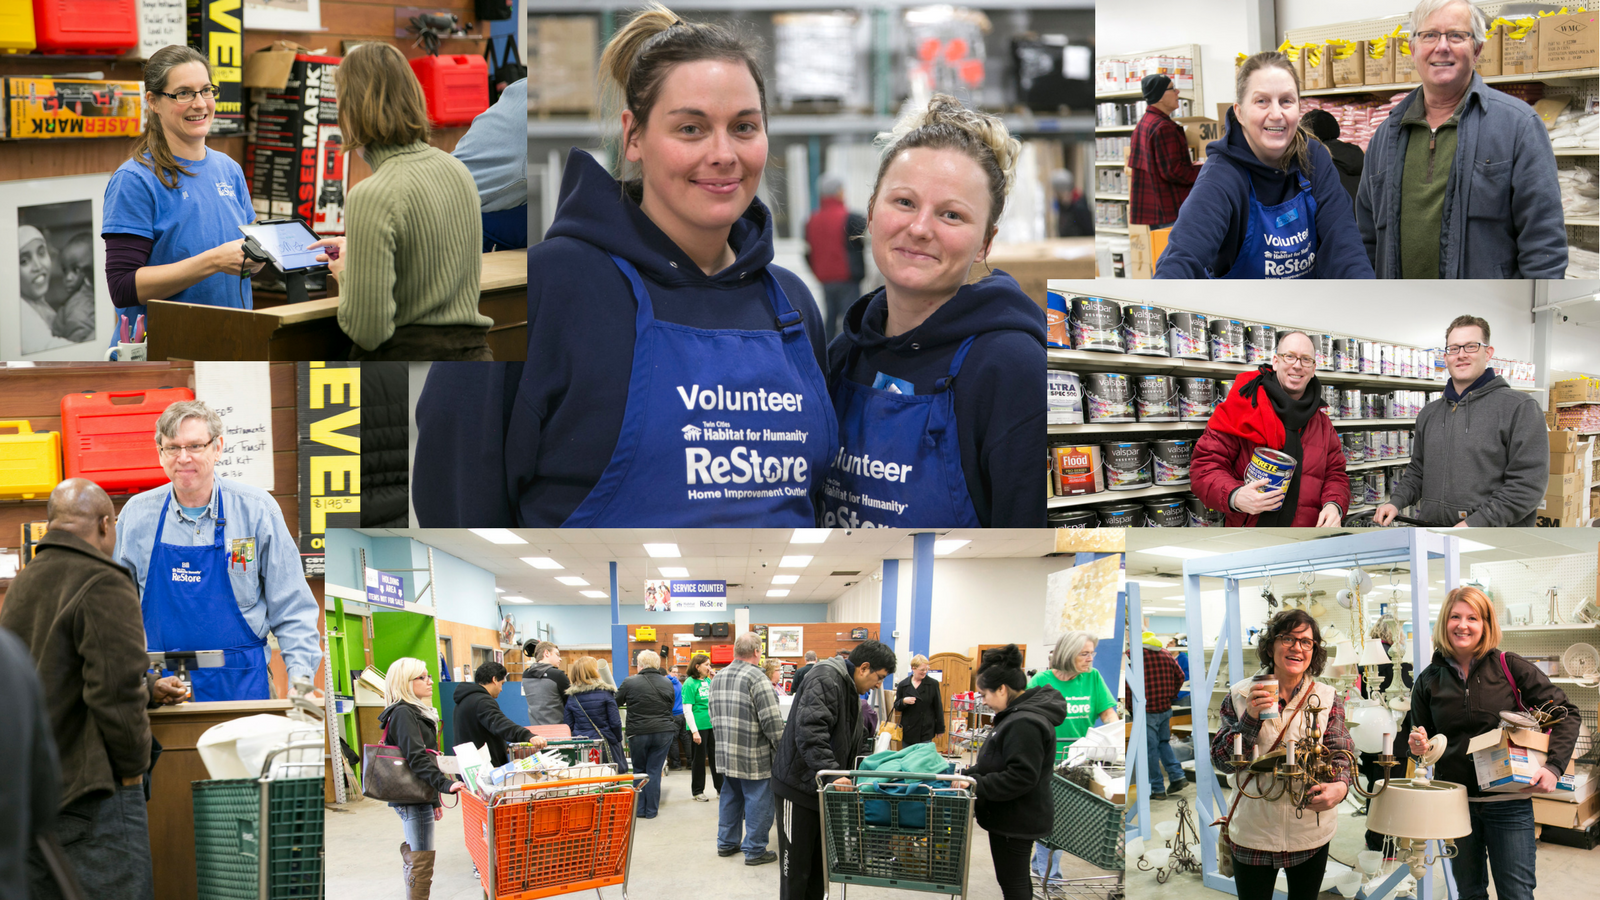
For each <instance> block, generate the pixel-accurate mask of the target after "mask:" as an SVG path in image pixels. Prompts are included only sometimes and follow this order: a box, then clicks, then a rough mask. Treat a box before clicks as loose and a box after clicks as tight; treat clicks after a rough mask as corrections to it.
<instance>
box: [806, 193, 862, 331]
mask: <svg viewBox="0 0 1600 900" xmlns="http://www.w3.org/2000/svg"><path fill="white" fill-rule="evenodd" d="M817 196H819V197H821V198H822V199H821V202H820V204H819V205H818V207H817V211H816V212H814V213H812V214H811V218H810V220H808V221H807V222H806V247H807V249H806V263H807V264H808V265H810V266H811V273H812V274H813V275H816V276H817V280H818V281H820V282H822V315H823V317H824V319H825V321H824V322H823V324H824V325H826V326H827V334H828V342H829V343H832V342H833V339H834V338H836V337H838V336H839V323H840V321H842V320H843V319H844V311H845V310H847V309H849V308H850V304H852V303H854V302H856V300H857V299H859V298H860V297H861V279H862V278H863V277H864V276H865V275H866V260H865V258H863V255H862V252H861V250H862V248H861V241H860V240H859V238H860V237H861V235H863V234H865V233H866V231H867V220H866V217H864V216H860V215H857V214H855V213H853V212H851V211H850V210H849V209H848V208H846V207H845V205H844V180H843V179H841V178H840V177H839V176H837V175H824V176H822V177H821V178H819V179H817Z"/></svg>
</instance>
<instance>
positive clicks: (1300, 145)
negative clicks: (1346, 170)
mask: <svg viewBox="0 0 1600 900" xmlns="http://www.w3.org/2000/svg"><path fill="white" fill-rule="evenodd" d="M1266 68H1278V69H1282V70H1284V71H1285V72H1288V73H1289V77H1290V78H1292V79H1294V94H1295V97H1299V96H1300V73H1299V72H1296V71H1295V68H1294V64H1293V63H1291V62H1289V57H1287V56H1284V55H1283V54H1282V53H1279V52H1278V51H1276V50H1268V51H1266V52H1264V53H1257V54H1256V55H1255V56H1252V57H1250V58H1249V59H1247V60H1245V61H1244V64H1243V65H1241V66H1240V67H1239V77H1238V78H1237V79H1236V80H1235V82H1234V100H1233V102H1234V103H1235V104H1238V105H1241V106H1242V105H1244V92H1245V88H1246V87H1247V86H1248V85H1249V84H1250V76H1251V75H1254V74H1255V73H1257V72H1259V71H1261V70H1262V69H1266ZM1237 115H1238V114H1237V113H1235V116H1236V117H1237ZM1301 122H1302V123H1303V122H1304V119H1302V120H1301ZM1240 127H1241V128H1242V127H1244V125H1243V123H1240ZM1290 159H1294V160H1296V161H1298V162H1299V163H1300V171H1302V172H1304V173H1306V174H1307V175H1310V174H1311V138H1310V136H1309V135H1307V134H1306V130H1305V128H1304V126H1303V124H1296V125H1295V129H1294V137H1293V138H1292V139H1291V140H1290V141H1289V147H1288V149H1286V150H1285V151H1284V154H1283V160H1282V162H1283V168H1284V169H1288V168H1289V165H1288V162H1289V160H1290Z"/></svg>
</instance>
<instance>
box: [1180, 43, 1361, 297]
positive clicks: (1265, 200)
mask: <svg viewBox="0 0 1600 900" xmlns="http://www.w3.org/2000/svg"><path fill="white" fill-rule="evenodd" d="M1237 94H1238V95H1237V97H1236V98H1235V102H1234V105H1233V109H1231V110H1229V111H1228V114H1227V115H1228V121H1227V123H1226V125H1227V130H1226V131H1225V132H1224V133H1223V135H1222V140H1220V141H1212V142H1211V143H1210V144H1207V145H1206V165H1205V166H1204V167H1202V168H1201V170H1200V177H1199V179H1198V180H1196V181H1195V183H1194V190H1193V191H1191V192H1190V193H1189V199H1187V200H1185V201H1184V203H1183V206H1182V207H1180V208H1179V209H1178V221H1177V224H1175V225H1173V226H1172V234H1171V236H1170V237H1169V238H1168V239H1167V249H1166V250H1164V251H1162V253H1161V258H1160V260H1159V261H1157V263H1156V271H1155V277H1157V278H1371V277H1373V274H1372V263H1371V261H1370V260H1369V259H1368V258H1367V252H1366V248H1365V247H1364V246H1363V245H1362V243H1361V233H1360V232H1359V231H1357V230H1356V219H1355V212H1354V210H1353V208H1352V207H1351V205H1350V195H1349V194H1348V193H1347V192H1346V191H1345V190H1344V188H1343V187H1342V186H1341V184H1340V181H1339V170H1338V169H1337V168H1336V167H1335V166H1334V164H1333V157H1332V156H1330V155H1329V154H1328V148H1327V147H1324V146H1323V145H1322V142H1320V141H1317V140H1314V139H1312V138H1311V137H1309V136H1308V135H1307V134H1306V132H1305V131H1304V130H1303V129H1301V128H1300V79H1299V76H1298V75H1297V74H1296V73H1295V70H1294V68H1293V66H1292V65H1291V64H1290V63H1289V59H1288V57H1286V56H1284V55H1283V54H1281V53H1277V52H1275V51H1269V52H1266V53H1257V54H1256V55H1255V56H1252V57H1250V58H1249V59H1247V60H1245V62H1244V65H1242V66H1240V67H1239V79H1238V84H1237Z"/></svg>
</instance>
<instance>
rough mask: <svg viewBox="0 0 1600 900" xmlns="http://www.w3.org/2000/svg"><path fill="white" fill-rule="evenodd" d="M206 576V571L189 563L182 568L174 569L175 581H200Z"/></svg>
mask: <svg viewBox="0 0 1600 900" xmlns="http://www.w3.org/2000/svg"><path fill="white" fill-rule="evenodd" d="M204 576H205V573H204V572H202V571H200V570H199V569H191V568H189V564H188V563H184V564H183V565H182V566H181V567H180V568H175V569H173V570H172V580H173V581H181V582H193V583H198V582H199V581H200V579H201V578H203V577H204Z"/></svg>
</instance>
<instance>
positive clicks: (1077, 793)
mask: <svg viewBox="0 0 1600 900" xmlns="http://www.w3.org/2000/svg"><path fill="white" fill-rule="evenodd" d="M1050 794H1051V799H1052V801H1053V803H1054V806H1055V824H1054V825H1053V826H1052V827H1051V829H1050V836H1049V837H1047V838H1045V839H1044V840H1043V841H1041V843H1043V844H1044V845H1045V846H1046V847H1049V848H1050V849H1051V850H1064V851H1066V852H1067V853H1070V854H1072V855H1073V856H1076V857H1078V858H1079V859H1081V860H1083V861H1085V862H1087V863H1089V864H1091V865H1094V866H1098V867H1100V868H1102V869H1121V868H1122V867H1123V859H1122V857H1123V840H1124V836H1123V832H1122V813H1123V807H1121V806H1118V805H1117V804H1115V803H1112V802H1111V801H1110V800H1107V799H1106V798H1104V797H1102V796H1100V795H1099V794H1096V793H1095V792H1093V791H1091V790H1088V789H1086V788H1082V787H1079V786H1078V785H1076V784H1074V783H1072V782H1071V781H1068V780H1067V779H1066V778H1063V777H1062V776H1060V775H1057V774H1052V775H1051V776H1050Z"/></svg>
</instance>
